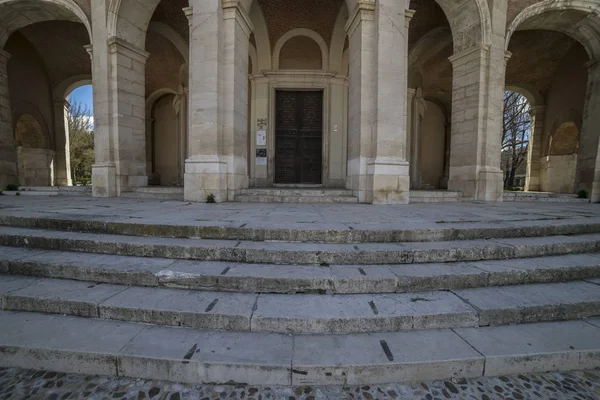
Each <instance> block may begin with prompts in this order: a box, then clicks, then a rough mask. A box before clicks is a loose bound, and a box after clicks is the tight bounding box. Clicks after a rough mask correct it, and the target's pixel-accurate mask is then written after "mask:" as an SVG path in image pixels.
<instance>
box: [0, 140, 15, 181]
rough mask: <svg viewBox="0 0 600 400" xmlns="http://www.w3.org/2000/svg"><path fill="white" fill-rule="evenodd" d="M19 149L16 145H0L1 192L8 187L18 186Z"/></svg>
mask: <svg viewBox="0 0 600 400" xmlns="http://www.w3.org/2000/svg"><path fill="white" fill-rule="evenodd" d="M18 184H19V177H18V175H17V148H16V147H15V146H14V145H11V144H6V143H0V191H2V190H5V189H6V186H7V185H18Z"/></svg>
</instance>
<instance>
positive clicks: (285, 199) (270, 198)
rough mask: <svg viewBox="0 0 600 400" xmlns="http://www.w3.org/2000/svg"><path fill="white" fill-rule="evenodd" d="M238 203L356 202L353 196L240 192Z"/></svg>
mask: <svg viewBox="0 0 600 400" xmlns="http://www.w3.org/2000/svg"><path fill="white" fill-rule="evenodd" d="M235 201H236V202H238V203H313V204H338V203H339V204H358V198H357V197H353V196H306V195H297V196H295V195H285V196H277V195H263V194H241V195H236V196H235Z"/></svg>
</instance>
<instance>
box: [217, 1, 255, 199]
mask: <svg viewBox="0 0 600 400" xmlns="http://www.w3.org/2000/svg"><path fill="white" fill-rule="evenodd" d="M222 7H223V35H222V37H223V40H224V42H223V43H222V51H223V54H222V63H221V68H220V71H222V73H223V75H222V92H221V97H222V101H221V102H220V104H221V110H220V111H221V112H222V121H223V155H224V156H225V157H226V160H227V200H229V201H233V200H234V199H235V194H236V193H238V192H239V191H240V190H241V189H245V188H247V187H248V186H249V178H250V177H249V175H248V57H249V56H248V47H249V38H250V33H251V32H252V30H253V27H252V22H251V21H250V17H249V16H248V14H247V13H246V10H245V9H244V8H243V7H242V5H241V4H240V3H239V1H238V0H225V1H222Z"/></svg>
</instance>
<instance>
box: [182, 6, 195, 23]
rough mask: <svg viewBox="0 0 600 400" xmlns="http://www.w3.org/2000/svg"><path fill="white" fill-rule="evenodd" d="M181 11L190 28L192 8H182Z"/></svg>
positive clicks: (192, 14) (192, 15)
mask: <svg viewBox="0 0 600 400" xmlns="http://www.w3.org/2000/svg"><path fill="white" fill-rule="evenodd" d="M182 10H183V13H184V14H185V16H186V18H187V19H188V22H189V24H190V26H191V25H192V20H193V17H194V7H183V8H182Z"/></svg>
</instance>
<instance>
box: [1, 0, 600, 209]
mask: <svg viewBox="0 0 600 400" xmlns="http://www.w3.org/2000/svg"><path fill="white" fill-rule="evenodd" d="M565 11H568V12H565ZM92 28H93V29H92ZM92 32H93V35H92ZM598 37H600V3H599V2H598V1H597V0H569V1H566V0H565V1H562V0H561V1H557V0H527V1H522V0H507V1H506V0H505V1H488V0H459V1H456V0H419V1H417V0H412V1H411V0H367V1H364V0H363V1H361V0H359V1H357V0H335V1H334V0H332V1H328V2H326V4H325V3H324V2H322V1H317V0H282V1H271V0H162V1H161V0H144V1H141V0H135V1H133V0H127V1H123V0H110V1H106V2H95V1H90V0H40V1H38V2H36V4H35V5H32V4H31V2H28V1H26V0H0V157H1V158H0V187H3V186H5V185H6V184H9V183H19V182H21V183H23V182H29V179H30V178H27V177H31V176H32V174H33V175H35V176H44V177H50V179H49V180H47V181H45V183H44V184H48V185H50V184H55V185H70V184H71V183H72V182H71V181H70V172H69V161H68V159H69V151H68V150H69V149H68V139H67V138H68V132H67V130H68V129H65V124H64V110H65V109H64V101H63V100H64V98H65V96H66V95H67V94H68V92H69V91H70V90H72V89H73V88H75V87H76V86H77V85H79V84H83V83H89V82H90V80H91V81H92V82H93V85H94V130H95V154H96V163H95V164H94V167H93V175H92V176H93V194H94V196H99V197H114V196H120V195H121V193H123V192H128V191H131V190H132V189H133V188H136V187H143V186H147V185H164V186H173V185H175V186H183V187H184V193H185V199H186V200H189V201H205V200H206V198H207V196H209V195H211V194H212V195H214V197H215V199H216V201H219V202H222V201H232V200H234V199H235V196H236V195H237V194H239V193H240V192H241V190H242V189H245V188H248V187H271V186H273V185H276V184H278V183H287V184H290V183H291V184H303V183H306V182H305V181H304V180H303V178H302V177H301V176H302V175H301V174H297V176H298V177H299V178H294V179H296V180H294V179H292V180H291V181H286V182H282V181H281V180H280V179H281V178H280V177H279V175H278V174H277V173H276V171H278V169H280V168H283V167H282V165H283V164H281V163H282V161H281V159H282V157H283V154H284V152H286V151H287V153H285V154H286V157H288V159H287V160H286V162H288V164H289V165H292V164H293V165H295V166H296V167H295V168H297V169H303V168H304V169H307V170H310V169H311V168H318V169H319V170H320V173H321V178H320V179H313V181H311V183H318V184H319V185H322V186H324V187H330V188H347V189H351V190H352V192H353V194H354V195H355V196H356V197H357V198H358V199H359V201H360V202H362V203H373V204H405V203H408V202H410V190H411V189H441V190H446V189H447V190H450V191H456V192H460V193H461V194H462V196H463V197H464V198H467V199H473V200H484V201H501V200H502V193H503V174H502V171H501V169H500V168H501V165H500V132H501V129H502V109H503V92H504V90H505V89H510V90H514V91H518V92H519V93H521V94H523V95H525V96H526V97H527V98H528V100H529V101H530V102H531V103H532V106H533V110H534V111H535V113H534V118H535V124H534V128H533V129H532V132H531V134H530V145H529V149H530V151H529V154H528V159H527V163H528V167H527V182H526V189H527V190H532V191H537V190H561V191H569V192H574V191H577V190H581V189H583V190H586V191H587V192H588V193H590V194H591V197H592V200H594V201H595V200H599V199H600V158H599V157H598V152H599V149H600V144H599V140H598V137H599V134H600V119H599V118H600V117H599V115H600V100H599V99H600V88H599V85H598V83H599V82H600V72H598V71H600V68H598V65H599V64H598V60H599V59H600V41H599V40H598ZM84 45H85V49H84ZM87 53H89V55H91V56H92V57H91V60H90V58H89V55H88V54H87ZM25 62H26V63H27V65H28V67H24V65H25V64H23V63H25ZM281 91H294V92H302V91H310V92H314V93H316V92H318V93H319V95H318V97H319V98H320V99H321V100H322V104H321V108H319V110H321V111H320V112H321V113H322V114H320V115H318V116H317V117H318V121H321V120H322V127H321V129H320V130H319V131H318V135H320V136H318V137H321V138H322V139H321V143H319V142H315V141H314V140H313V141H312V142H310V141H309V140H308V139H305V137H304V136H303V135H305V136H306V135H307V133H306V129H307V128H306V127H305V125H303V124H307V122H306V121H305V120H304V118H305V117H306V115H307V114H306V113H307V112H308V111H306V110H305V111H302V112H298V113H297V114H295V115H294V116H293V118H292V119H293V120H294V121H295V124H296V125H295V126H294V127H293V128H294V129H291V128H290V127H289V126H287V127H286V126H283V125H281V124H282V122H281V121H282V119H281V118H282V116H281V115H282V114H281V113H282V112H283V111H282V110H283V109H282V108H281V106H280V105H278V103H277V94H278V93H279V92H281ZM297 107H298V109H299V110H300V109H301V107H300V106H299V105H298V106H297ZM303 113H304V114H303ZM23 115H30V116H32V118H35V119H36V121H37V123H39V125H40V126H43V127H45V129H47V130H48V132H47V141H46V143H44V145H43V146H41V147H39V149H36V151H37V153H39V154H37V153H36V154H37V155H36V157H37V158H40V157H41V156H40V154H42V150H43V155H44V157H45V162H44V163H40V162H37V161H36V163H35V164H36V167H35V171H33V170H32V171H29V169H30V168H29V167H28V166H27V165H28V163H27V159H24V158H23V157H26V158H27V157H30V158H31V156H28V155H27V154H29V153H31V151H29V150H26V149H25V148H23V147H22V146H21V147H20V146H19V143H17V142H16V141H15V139H16V136H15V133H16V121H18V120H19V119H20V118H21V117H22V116H23ZM288 117H289V115H288ZM288 119H289V118H288ZM290 121H291V120H290ZM288 122H289V121H288ZM563 123H572V124H574V126H576V127H577V130H578V136H577V147H576V149H575V150H574V151H573V152H571V153H569V154H552V153H551V152H548V151H547V150H548V149H549V148H550V147H549V146H550V145H549V143H550V142H551V141H552V140H554V141H555V142H554V143H553V144H552V146H556V145H557V142H556V140H558V139H556V137H557V136H556V134H555V131H556V126H561V124H563ZM556 124H558V125H556ZM290 129H291V130H290ZM313 130H314V129H313ZM291 131H294V132H295V133H293V134H294V135H296V139H294V140H295V142H294V143H295V144H289V146H288V147H285V146H284V147H281V143H283V142H278V140H283V139H278V138H279V137H280V135H284V134H287V135H288V136H289V135H290V132H291ZM310 134H315V132H311V133H310ZM290 143H292V142H290ZM558 144H560V143H558ZM309 145H310V146H312V147H311V148H309V147H310V146H309ZM307 149H308V150H307ZM311 149H312V150H311ZM38 150H39V151H38ZM308 151H311V152H312V153H311V154H310V160H311V161H310V163H309V162H308V161H306V160H307V158H306V157H305V155H303V154H306V153H305V152H308ZM557 157H559V158H560V159H559V158H557ZM565 157H566V158H565ZM38 161H39V160H38ZM307 163H308V164H307ZM311 163H312V164H311ZM41 164H44V165H47V167H45V168H47V169H48V171H42V170H41V169H43V168H42V167H41V166H40V165H41ZM315 166H316V167H315ZM565 166H568V171H567V170H565V168H566V167H565ZM559 171H560V172H561V173H560V174H558V172H559ZM313 175H314V174H313ZM317 175H318V171H317ZM559 175H560V176H559ZM317 180H318V182H316V181H317ZM38 181H39V182H38ZM36 182H38V183H40V184H41V183H42V182H41V180H36Z"/></svg>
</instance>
